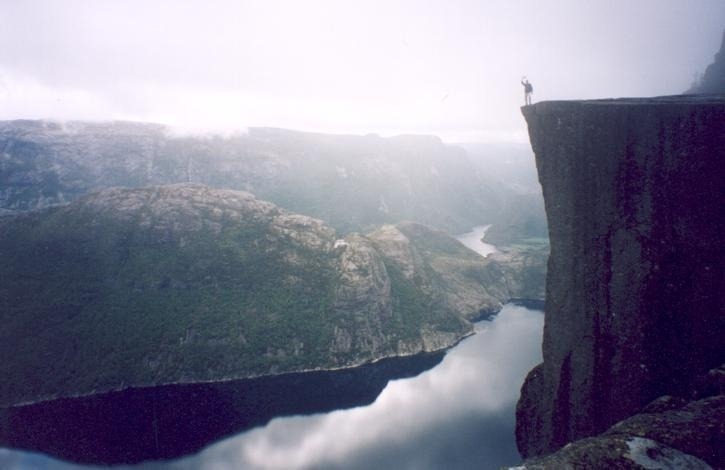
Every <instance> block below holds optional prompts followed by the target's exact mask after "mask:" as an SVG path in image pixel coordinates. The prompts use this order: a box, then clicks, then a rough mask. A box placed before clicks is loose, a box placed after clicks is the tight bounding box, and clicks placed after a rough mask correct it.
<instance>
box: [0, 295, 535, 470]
mask: <svg viewBox="0 0 725 470" xmlns="http://www.w3.org/2000/svg"><path fill="white" fill-rule="evenodd" d="M542 325H543V315H541V313H540V312H538V311H535V310H531V309H528V308H525V307H522V306H517V305H514V304H507V305H506V306H504V308H503V309H502V310H501V312H500V313H499V314H498V315H497V316H496V317H495V318H494V319H493V321H490V322H487V321H484V322H480V323H478V324H477V325H476V329H477V333H476V334H475V335H473V336H471V337H469V338H466V339H465V340H464V341H462V342H461V343H460V344H459V345H458V346H456V347H455V348H453V349H451V350H450V351H449V352H448V354H447V355H446V356H445V358H444V359H443V361H442V362H441V363H440V364H439V365H437V366H436V367H434V368H432V369H430V370H428V371H426V372H423V373H422V374H420V375H418V376H417V377H414V378H408V379H400V380H393V381H391V382H389V383H388V385H387V386H386V387H385V389H384V390H383V391H382V393H381V394H380V395H379V396H378V397H377V399H376V400H375V402H374V403H372V404H370V405H368V406H362V407H357V408H352V409H345V410H338V411H332V412H328V413H322V414H314V415H308V416H293V417H283V418H276V419H273V420H272V421H271V422H269V423H268V424H267V425H266V426H264V427H260V428H256V429H253V430H251V431H248V432H246V433H242V434H239V435H237V436H234V437H230V438H228V439H226V440H224V441H221V442H219V443H217V444H214V445H212V446H210V447H208V448H207V449H205V450H203V451H202V452H200V453H198V454H196V455H193V456H190V457H187V458H183V459H179V460H176V461H167V462H150V463H145V464H140V465H139V466H137V467H133V468H142V469H174V470H187V469H189V470H191V469H195V468H214V469H234V468H252V469H254V468H257V469H277V468H352V469H357V468H360V469H363V468H402V469H405V468H410V469H426V468H430V469H434V468H451V469H467V468H484V469H485V468H498V467H500V466H501V465H505V464H513V463H516V462H517V461H518V454H517V452H516V448H515V443H514V435H513V428H514V405H515V402H516V399H517V397H518V391H519V388H520V386H521V383H522V381H523V378H524V375H525V374H526V372H527V371H528V370H529V369H531V368H532V367H533V366H534V365H535V364H536V363H537V362H539V360H540V346H539V345H540V344H541V330H542ZM69 432H72V431H69ZM0 467H1V468H7V469H12V470H20V469H46V468H59V469H66V470H69V469H76V468H85V467H82V466H77V465H73V464H66V463H63V462H61V461H58V460H54V459H51V458H49V457H45V456H42V455H39V454H33V453H29V452H21V451H15V450H7V449H3V450H0ZM121 468H126V467H121ZM129 468H132V467H129Z"/></svg>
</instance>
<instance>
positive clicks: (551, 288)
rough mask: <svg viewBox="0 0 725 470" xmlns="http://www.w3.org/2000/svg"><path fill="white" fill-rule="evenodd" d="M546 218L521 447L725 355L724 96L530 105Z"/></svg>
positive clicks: (657, 391)
mask: <svg viewBox="0 0 725 470" xmlns="http://www.w3.org/2000/svg"><path fill="white" fill-rule="evenodd" d="M523 114H524V116H525V118H526V121H527V123H528V126H529V136H530V138H531V143H532V146H533V149H534V153H535V154H536V165H537V169H538V172H539V180H540V182H541V185H542V188H543V192H544V199H545V202H546V212H547V217H548V221H549V234H550V240H551V257H550V259H549V268H548V279H547V292H546V315H547V316H546V323H545V330H544V344H543V353H544V362H543V364H542V365H540V366H538V367H537V368H535V369H534V370H533V371H532V372H531V373H530V374H529V376H528V377H527V380H526V383H525V384H524V386H523V388H522V396H521V399H520V401H519V404H518V408H517V429H516V433H517V441H518V444H519V449H520V451H521V454H522V455H523V456H524V457H530V456H536V455H543V454H546V453H549V452H552V451H554V450H556V449H558V448H560V447H561V446H563V445H564V444H566V443H567V442H570V441H572V440H575V439H577V438H581V437H584V436H590V435H594V434H597V433H599V432H602V431H603V430H605V429H606V428H607V427H609V426H610V425H612V424H613V423H615V422H617V421H619V420H621V419H623V418H625V417H627V416H630V415H632V414H634V413H636V412H637V411H638V410H640V409H641V408H642V407H643V406H644V405H645V404H647V403H648V402H649V401H651V400H652V399H654V398H656V397H659V396H661V395H664V394H671V395H680V396H688V395H689V394H691V393H692V387H693V383H694V382H695V381H696V378H697V376H698V375H699V374H702V373H705V372H707V370H708V369H710V368H713V367H716V366H718V365H719V364H721V363H723V362H725V348H724V345H725V340H724V338H725V318H724V315H725V314H724V313H723V311H724V310H725V309H724V307H725V280H724V276H723V268H724V263H723V246H722V238H723V237H722V233H723V229H724V227H723V221H724V220H725V213H724V208H725V203H724V201H725V191H724V189H723V188H724V187H725V186H724V184H723V181H724V180H725V178H724V176H725V96H719V97H718V96H714V97H713V96H710V97H692V96H689V97H663V98H652V99H622V100H600V101H575V102H543V103H538V104H535V105H533V106H528V107H524V108H523Z"/></svg>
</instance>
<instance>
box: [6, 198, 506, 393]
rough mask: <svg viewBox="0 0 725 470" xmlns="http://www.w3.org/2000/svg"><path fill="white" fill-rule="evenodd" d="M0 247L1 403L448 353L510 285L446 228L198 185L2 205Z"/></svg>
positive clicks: (502, 299) (496, 267)
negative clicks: (308, 209) (330, 215)
mask: <svg viewBox="0 0 725 470" xmlns="http://www.w3.org/2000/svg"><path fill="white" fill-rule="evenodd" d="M391 234H392V235H391ZM401 247H407V248H406V249H407V250H408V253H409V255H410V257H409V258H406V257H403V256H402V255H401V252H400V248H401ZM0 260H2V263H0V321H2V324H3V328H2V329H0V357H2V358H3V360H2V361H0V376H2V377H4V378H5V380H4V381H3V383H2V384H0V407H5V406H10V405H16V404H21V403H27V402H33V401H39V400H44V399H51V398H56V397H65V396H77V395H86V394H91V393H94V392H103V391H109V390H116V389H122V388H126V387H137V386H152V385H161V384H168V383H193V382H204V381H219V380H230V379H237V378H247V377H257V376H262V375H270V374H281V373H286V372H295V371H305V370H311V369H334V368H343V367H352V366H356V365H360V364H363V363H367V362H371V361H375V360H378V359H381V358H384V357H391V356H398V355H410V354H415V353H419V352H423V351H435V350H440V349H444V348H447V347H450V346H452V345H454V344H455V343H456V342H457V341H459V340H460V339H461V338H463V337H464V336H466V335H468V334H470V333H471V331H472V325H471V323H470V321H469V320H470V319H472V318H473V317H475V315H476V314H477V313H478V312H480V311H481V310H487V309H490V308H491V307H492V306H495V307H496V308H495V310H498V306H500V304H501V303H502V302H505V301H506V300H507V299H508V298H510V297H511V295H510V294H509V292H508V291H506V289H505V288H502V287H501V286H505V285H506V283H505V281H504V280H502V279H495V278H493V279H492V282H491V283H490V286H486V285H484V284H481V283H479V282H478V281H479V280H480V279H481V276H482V275H483V274H485V273H489V274H491V273H494V274H495V273H496V272H498V271H500V268H498V266H497V264H496V263H494V262H490V261H488V260H485V259H483V258H481V257H479V256H478V255H476V254H475V253H473V252H472V251H470V250H468V249H467V248H465V247H464V246H463V245H462V244H460V243H459V242H458V241H456V240H455V239H453V238H451V237H449V236H447V235H445V234H444V233H442V232H438V231H434V230H432V229H430V228H427V227H424V226H421V225H416V224H401V225H400V226H397V227H394V226H389V227H386V228H385V229H383V230H381V231H380V232H379V233H376V234H371V235H370V236H363V235H359V234H350V235H348V236H346V237H345V238H338V236H337V233H336V231H335V230H334V229H332V228H331V227H329V226H328V225H326V224H325V223H323V222H322V221H320V220H318V219H314V218H311V217H306V216H302V215H298V214H293V213H290V212H287V211H285V210H283V209H280V208H279V207H277V206H275V205H274V204H271V203H269V202H265V201H261V200H259V199H256V198H255V197H254V196H252V195H251V194H250V193H247V192H243V191H233V190H218V189H212V188H208V187H206V186H203V185H198V184H176V185H169V186H151V187H146V188H141V189H123V188H110V189H107V190H104V191H101V192H98V193H94V194H91V195H88V196H85V197H83V198H80V199H78V200H77V201H75V202H73V203H71V204H69V205H65V206H60V207H53V208H48V209H45V210H42V211H37V212H33V213H24V214H17V215H6V216H2V217H0ZM471 286H473V287H471ZM469 290H470V292H469ZM449 299H457V300H458V301H449Z"/></svg>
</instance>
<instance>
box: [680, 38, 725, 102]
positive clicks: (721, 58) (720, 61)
mask: <svg viewBox="0 0 725 470" xmlns="http://www.w3.org/2000/svg"><path fill="white" fill-rule="evenodd" d="M685 93H688V94H723V93H725V31H723V35H722V44H721V45H720V51H718V53H717V54H715V60H714V61H713V63H712V64H710V65H709V66H708V67H707V69H706V70H705V73H704V74H703V75H702V77H701V78H700V79H699V80H698V81H697V82H696V83H694V84H693V85H692V87H690V89H689V90H687V91H686V92H685Z"/></svg>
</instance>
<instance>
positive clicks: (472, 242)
mask: <svg viewBox="0 0 725 470" xmlns="http://www.w3.org/2000/svg"><path fill="white" fill-rule="evenodd" d="M489 227H491V225H490V224H489V225H479V226H476V227H473V229H472V230H471V231H470V232H466V233H464V234H461V235H458V236H457V237H456V238H457V239H458V241H459V242H461V243H463V244H464V245H466V247H467V248H470V249H471V250H473V251H475V252H476V253H478V254H479V255H481V256H483V257H484V258H485V257H486V256H488V255H490V254H491V253H496V247H495V246H493V245H490V244H488V243H485V242H484V241H483V237H484V235H486V231H487V230H488V229H489Z"/></svg>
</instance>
